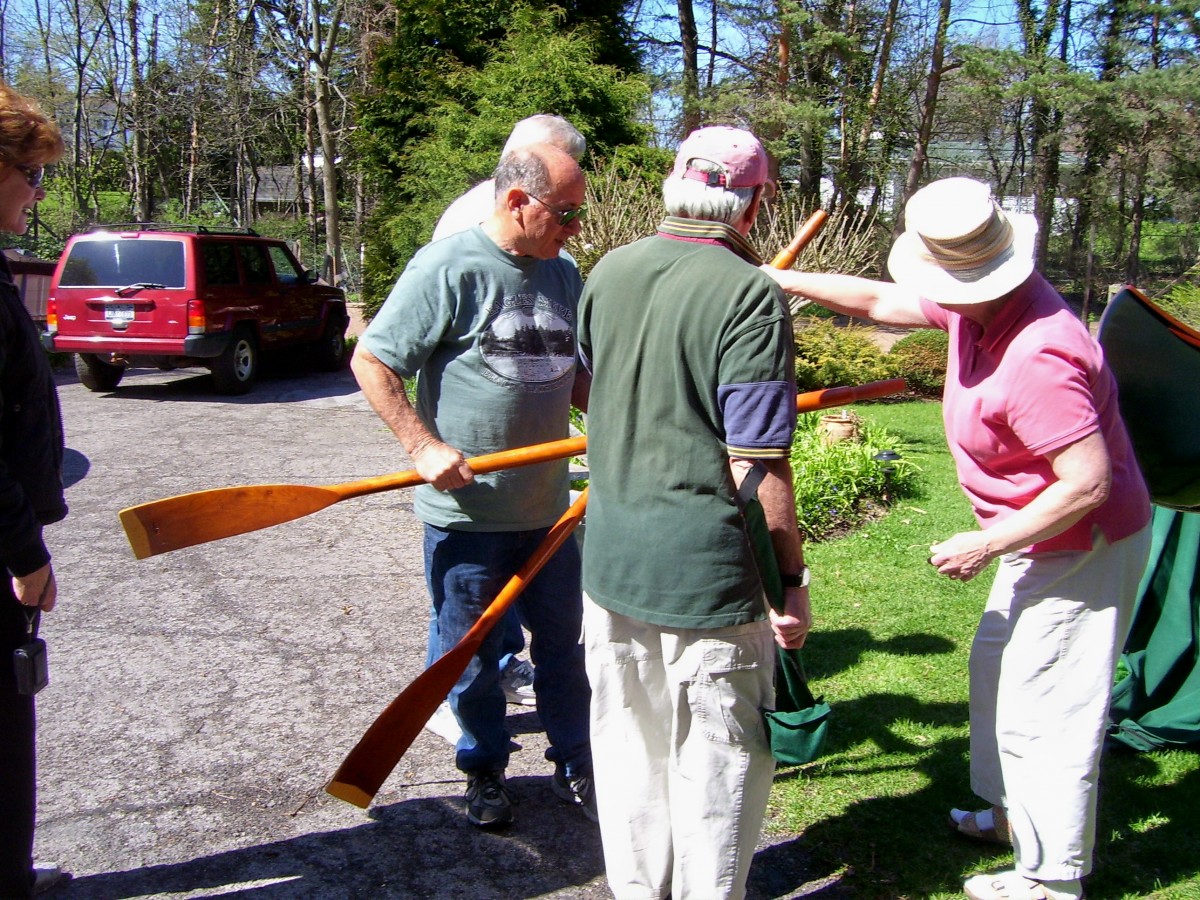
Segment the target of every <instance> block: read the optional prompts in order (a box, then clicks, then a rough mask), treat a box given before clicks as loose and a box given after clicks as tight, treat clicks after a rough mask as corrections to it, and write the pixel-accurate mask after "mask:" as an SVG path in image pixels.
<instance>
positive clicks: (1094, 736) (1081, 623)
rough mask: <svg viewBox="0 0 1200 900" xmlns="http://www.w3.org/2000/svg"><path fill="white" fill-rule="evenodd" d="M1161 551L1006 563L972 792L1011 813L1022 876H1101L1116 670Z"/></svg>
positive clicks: (981, 693)
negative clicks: (1138, 597)
mask: <svg viewBox="0 0 1200 900" xmlns="http://www.w3.org/2000/svg"><path fill="white" fill-rule="evenodd" d="M1149 547H1150V529H1149V528H1145V529H1143V530H1142V531H1140V532H1138V533H1137V534H1134V535H1132V536H1130V537H1128V538H1125V539H1124V540H1122V541H1118V542H1117V543H1116V544H1112V545H1109V544H1108V543H1106V542H1105V540H1104V538H1103V537H1102V536H1100V535H1099V534H1097V535H1096V536H1095V545H1094V547H1093V549H1092V550H1090V551H1086V552H1084V551H1078V552H1063V553H1039V554H1023V553H1013V554H1009V555H1007V556H1004V557H1002V558H1001V561H1000V570H999V572H998V573H997V574H996V580H995V582H994V583H993V584H992V589H991V594H990V595H989V597H988V602H987V608H986V609H985V611H984V613H983V618H982V619H981V620H980V623H979V630H978V631H977V632H976V634H975V641H974V643H973V644H972V646H971V787H972V789H973V790H974V791H975V792H976V793H977V794H979V796H980V797H982V798H984V799H985V800H987V801H988V802H990V803H993V804H1000V805H1002V806H1004V807H1005V809H1006V810H1007V812H1008V818H1009V822H1010V826H1011V829H1012V837H1013V846H1014V849H1015V857H1016V868H1017V871H1018V872H1020V873H1021V874H1022V875H1025V876H1027V877H1029V878H1035V879H1038V880H1041V881H1055V880H1070V879H1075V878H1081V877H1083V876H1084V875H1086V874H1088V872H1090V871H1091V867H1092V850H1093V847H1094V844H1095V832H1096V787H1097V781H1098V780H1099V774H1100V753H1101V750H1102V748H1103V744H1104V733H1105V729H1106V726H1107V720H1108V703H1109V698H1110V696H1111V693H1112V679H1113V671H1114V669H1115V667H1116V660H1117V657H1118V656H1119V654H1120V652H1121V648H1122V646H1123V644H1124V641H1125V635H1126V633H1127V631H1128V630H1129V625H1130V619H1131V615H1132V610H1133V604H1134V599H1135V594H1136V591H1137V586H1138V582H1139V580H1140V579H1141V576H1142V571H1143V569H1144V568H1145V565H1146V556H1147V553H1148V552H1149Z"/></svg>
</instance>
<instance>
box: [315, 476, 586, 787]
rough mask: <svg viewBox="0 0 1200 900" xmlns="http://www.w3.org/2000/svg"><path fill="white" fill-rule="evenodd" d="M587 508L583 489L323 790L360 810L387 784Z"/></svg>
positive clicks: (381, 717) (370, 730)
mask: <svg viewBox="0 0 1200 900" xmlns="http://www.w3.org/2000/svg"><path fill="white" fill-rule="evenodd" d="M586 507H587V488H584V489H583V491H581V492H580V494H579V497H578V498H576V500H575V502H574V503H572V504H571V507H570V509H568V510H567V511H566V512H565V513H563V515H562V517H561V518H560V519H559V520H558V521H557V522H555V523H554V524H553V525H552V526H551V527H550V531H549V533H548V534H547V535H546V537H545V538H544V539H543V540H542V543H541V544H539V545H538V548H537V550H535V551H534V552H533V556H531V557H529V559H528V560H527V561H526V562H525V565H523V566H521V568H520V569H519V570H518V571H517V574H516V575H514V576H513V577H512V578H510V579H509V580H508V583H507V584H505V585H504V587H503V588H501V589H500V593H499V594H497V595H496V599H495V600H493V601H492V602H491V603H490V604H489V605H488V608H487V609H485V610H484V611H483V614H482V615H481V616H480V617H479V618H478V619H477V620H476V622H475V624H474V625H472V626H471V628H470V630H469V631H467V633H466V634H464V635H463V636H462V640H460V641H459V642H458V643H457V644H455V645H454V646H453V647H451V648H450V649H449V650H447V651H446V652H445V653H444V654H442V656H441V657H439V658H438V659H437V661H436V662H434V664H433V665H431V666H430V667H429V668H428V669H426V670H425V671H424V672H422V673H421V674H420V675H418V676H417V677H416V678H415V679H414V680H413V682H412V683H411V684H410V685H409V686H408V687H406V688H405V689H404V690H403V691H401V692H400V694H399V696H397V697H396V699H395V700H393V701H392V702H391V703H389V704H388V705H387V707H386V708H385V709H384V711H383V712H381V713H380V714H379V716H378V717H377V718H376V719H375V721H374V722H372V723H371V727H370V728H368V729H367V730H366V732H365V733H364V734H363V736H362V738H361V739H359V742H358V744H357V745H355V747H354V749H353V750H351V751H350V752H349V753H348V754H347V755H346V758H345V759H344V760H343V761H342V764H341V766H339V767H338V770H337V771H336V772H334V774H333V778H332V779H330V781H329V784H327V785H325V790H326V791H328V792H329V793H330V794H332V795H333V796H335V797H337V798H338V799H340V800H345V801H346V802H347V803H353V804H354V805H355V806H359V807H362V808H363V809H366V808H367V807H368V806H369V805H370V804H371V800H372V799H373V798H374V796H375V794H376V792H377V791H378V790H379V786H380V785H381V784H383V782H384V781H385V780H387V777H388V775H390V774H391V772H392V769H394V768H396V764H397V763H398V762H400V758H401V757H402V756H404V754H405V753H406V752H407V751H408V748H409V747H410V746H412V742H413V741H414V740H416V738H417V735H418V734H420V733H421V729H422V728H424V727H425V723H426V722H428V721H429V717H430V716H432V715H433V714H434V712H435V711H436V710H437V708H438V706H439V705H441V702H442V701H443V700H445V699H446V696H447V695H448V694H449V693H450V689H451V688H453V687H454V685H455V684H456V683H457V682H458V679H459V678H460V677H462V673H463V672H464V671H466V668H467V664H468V663H470V662H471V657H473V656H474V655H475V651H477V650H478V649H479V645H480V644H482V643H483V639H484V638H485V637H487V634H488V632H489V631H491V630H492V626H493V625H495V624H496V623H497V622H499V621H500V619H501V618H502V617H503V616H504V613H505V611H506V610H507V609H508V608H509V607H510V606H512V604H513V602H514V601H515V600H516V599H517V597H518V596H520V594H521V592H522V591H523V590H525V586H526V585H527V584H529V582H531V581H533V579H534V576H536V575H537V573H538V572H540V571H541V570H542V566H544V565H545V564H546V562H547V561H548V560H549V559H550V557H552V556H553V555H554V553H555V551H557V550H558V548H559V547H561V546H562V543H563V541H565V540H566V539H567V538H568V537H569V536H570V534H571V532H573V531H574V530H575V526H576V525H578V524H579V522H580V520H581V519H582V518H583V514H584V510H585V508H586Z"/></svg>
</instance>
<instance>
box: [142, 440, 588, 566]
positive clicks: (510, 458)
mask: <svg viewBox="0 0 1200 900" xmlns="http://www.w3.org/2000/svg"><path fill="white" fill-rule="evenodd" d="M586 448H587V439H586V438H583V437H574V438H565V439H563V440H561V441H549V442H547V443H545V444H533V445H531V446H529V447H517V448H515V449H512V450H502V451H500V452H498V453H487V454H484V455H482V456H475V457H472V458H470V459H468V460H467V464H468V465H470V467H471V469H472V470H473V471H475V472H476V474H480V475H482V474H484V473H486V472H495V471H497V470H499V469H509V468H515V467H517V466H532V465H535V464H537V463H543V462H549V461H551V460H555V459H563V458H565V457H568V456H578V455H580V454H581V453H583V452H584V451H585V450H586ZM418 484H424V479H423V478H421V476H420V475H418V474H417V472H416V470H415V469H409V470H407V471H404V472H394V473H392V474H390V475H379V476H376V477H375V478H364V479H362V480H360V481H347V482H343V483H342V484H330V485H325V486H318V485H305V484H252V485H243V486H242V487H226V488H213V489H211V490H207V491H196V492H195V493H191V494H180V495H178V496H176V497H166V498H164V499H162V500H151V501H150V502H148V503H142V504H140V505H138V506H130V507H129V508H127V509H123V510H121V512H120V517H121V525H122V526H123V527H124V528H125V536H126V537H127V538H129V545H130V546H131V547H132V548H133V555H134V556H136V557H137V558H138V559H145V558H146V557H148V556H154V555H155V554H158V553H167V552H168V551H171V550H180V549H182V548H184V547H191V546H194V545H196V544H204V543H207V542H208V541H215V540H219V539H220V538H227V537H233V536H234V535H236V534H245V533H246V532H248V531H257V530H258V529H260V528H270V527H271V526H272V525H280V524H282V523H284V522H290V521H292V520H293V519H299V518H301V517H302V516H307V515H309V514H310V513H315V512H317V511H318V510H322V509H324V508H325V507H327V506H332V505H333V504H334V503H337V502H338V501H340V500H348V499H350V498H351V497H363V496H366V495H367V494H378V493H380V492H381V491H392V490H396V489H397V488H405V487H413V486H414V485H418Z"/></svg>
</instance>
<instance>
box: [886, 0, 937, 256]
mask: <svg viewBox="0 0 1200 900" xmlns="http://www.w3.org/2000/svg"><path fill="white" fill-rule="evenodd" d="M949 27H950V0H939V3H938V21H937V31H936V32H935V33H934V36H933V49H932V51H931V53H930V58H929V75H928V76H927V77H926V79H925V99H924V100H923V101H922V103H921V121H920V124H919V125H918V126H917V140H916V143H915V145H914V146H913V155H912V160H911V161H910V162H909V164H908V175H907V177H906V178H905V179H904V196H902V197H901V198H900V206H899V208H898V209H897V211H896V221H895V223H894V224H893V226H892V234H893V236H894V237H898V236H899V235H900V233H901V232H902V231H904V216H903V215H902V214H901V211H902V210H903V208H904V204H906V203H908V198H909V197H911V196H912V195H913V194H915V193H916V192H917V187H918V186H919V185H920V183H921V176H922V175H924V174H925V162H926V160H927V159H928V158H929V141H930V140H931V139H932V137H933V122H934V116H935V114H936V112H937V101H938V93H939V91H940V90H941V86H942V72H943V69H944V66H945V63H946V32H947V30H948V29H949Z"/></svg>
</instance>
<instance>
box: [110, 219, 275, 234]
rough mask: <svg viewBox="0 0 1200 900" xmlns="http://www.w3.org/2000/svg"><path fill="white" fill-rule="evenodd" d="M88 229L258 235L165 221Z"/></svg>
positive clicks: (245, 230) (242, 231) (251, 232)
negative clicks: (172, 223)
mask: <svg viewBox="0 0 1200 900" xmlns="http://www.w3.org/2000/svg"><path fill="white" fill-rule="evenodd" d="M88 231H89V232H92V231H183V232H191V233H193V234H238V235H244V236H246V237H259V236H260V235H259V233H258V232H257V231H255V230H254V229H253V228H211V227H209V226H208V225H171V224H168V223H166V222H114V223H113V224H111V225H91V226H89V227H88Z"/></svg>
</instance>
